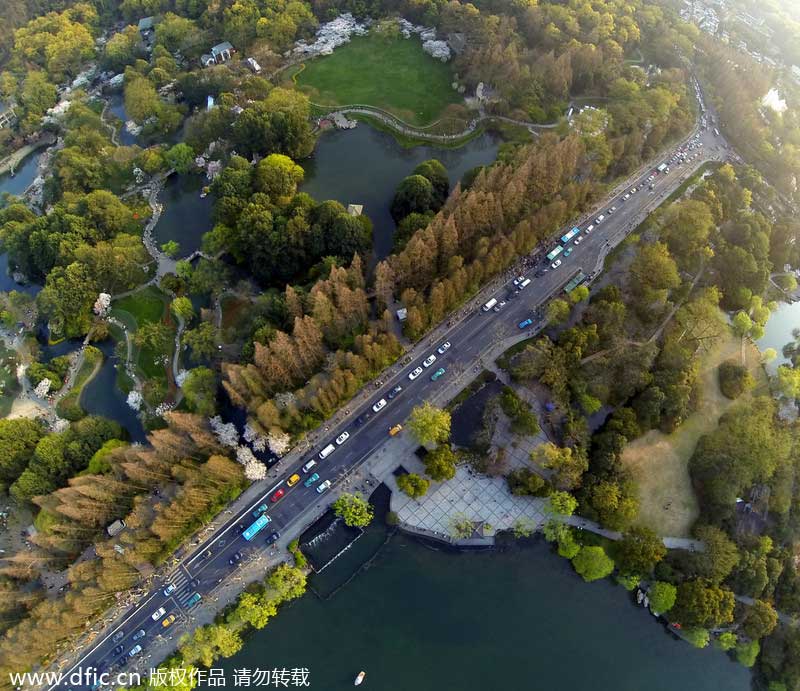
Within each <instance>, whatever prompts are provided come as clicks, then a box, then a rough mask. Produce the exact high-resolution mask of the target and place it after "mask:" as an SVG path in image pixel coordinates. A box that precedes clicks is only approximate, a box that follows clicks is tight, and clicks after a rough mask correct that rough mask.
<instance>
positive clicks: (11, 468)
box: [0, 418, 44, 490]
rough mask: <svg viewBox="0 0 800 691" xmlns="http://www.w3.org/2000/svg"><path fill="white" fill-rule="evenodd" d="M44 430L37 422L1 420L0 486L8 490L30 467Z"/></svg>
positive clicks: (25, 419)
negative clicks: (29, 464)
mask: <svg viewBox="0 0 800 691" xmlns="http://www.w3.org/2000/svg"><path fill="white" fill-rule="evenodd" d="M43 436H44V429H43V428H42V426H41V424H39V422H38V421H36V420H29V419H27V418H14V419H3V420H0V486H1V487H2V488H3V489H4V490H6V489H7V488H8V486H9V485H10V484H11V483H12V482H14V481H15V480H16V479H17V478H18V477H19V476H20V475H21V474H22V471H23V470H25V468H26V467H27V466H28V463H29V462H30V460H31V458H32V456H33V452H34V450H35V449H36V445H37V444H38V443H39V440H40V439H41V438H42V437H43Z"/></svg>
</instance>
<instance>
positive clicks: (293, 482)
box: [286, 473, 300, 487]
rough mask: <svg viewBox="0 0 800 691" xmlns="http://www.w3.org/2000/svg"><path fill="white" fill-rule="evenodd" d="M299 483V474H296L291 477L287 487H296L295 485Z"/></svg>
mask: <svg viewBox="0 0 800 691" xmlns="http://www.w3.org/2000/svg"><path fill="white" fill-rule="evenodd" d="M298 482H300V476H299V475H298V474H297V473H295V474H294V475H292V476H291V477H290V478H289V479H288V480H287V481H286V486H287V487H294V486H295V485H296V484H297V483H298Z"/></svg>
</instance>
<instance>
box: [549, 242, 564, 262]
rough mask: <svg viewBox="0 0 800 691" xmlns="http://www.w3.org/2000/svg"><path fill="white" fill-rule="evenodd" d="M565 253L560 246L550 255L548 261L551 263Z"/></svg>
mask: <svg viewBox="0 0 800 691" xmlns="http://www.w3.org/2000/svg"><path fill="white" fill-rule="evenodd" d="M563 251H564V248H563V247H561V246H560V245H559V246H558V247H556V248H555V249H554V250H553V251H552V252H550V254H548V255H547V261H549V262H551V261H553V260H554V259H555V258H556V257H557V256H558V255H559V254H561V253H562V252H563Z"/></svg>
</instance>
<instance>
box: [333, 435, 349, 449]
mask: <svg viewBox="0 0 800 691" xmlns="http://www.w3.org/2000/svg"><path fill="white" fill-rule="evenodd" d="M348 439H350V432H342V433H341V434H340V435H339V436H338V437H336V444H337V445H339V446H341V445H342V444H344V443H345V442H346V441H347V440H348Z"/></svg>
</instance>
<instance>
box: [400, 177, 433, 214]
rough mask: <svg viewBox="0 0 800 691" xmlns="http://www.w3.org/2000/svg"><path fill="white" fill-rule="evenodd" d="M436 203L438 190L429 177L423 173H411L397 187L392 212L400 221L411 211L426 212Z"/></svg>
mask: <svg viewBox="0 0 800 691" xmlns="http://www.w3.org/2000/svg"><path fill="white" fill-rule="evenodd" d="M435 204H436V192H435V191H434V188H433V185H432V184H431V181H430V180H428V178H426V177H423V176H422V175H409V176H408V177H407V178H404V179H403V181H402V182H401V183H400V185H399V186H398V187H397V192H395V195H394V199H393V200H392V205H391V213H392V218H394V220H395V222H399V221H400V220H401V219H403V218H405V217H406V216H408V215H409V214H411V213H420V214H424V213H425V212H426V211H430V210H432V209H433V208H434V206H435Z"/></svg>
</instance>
